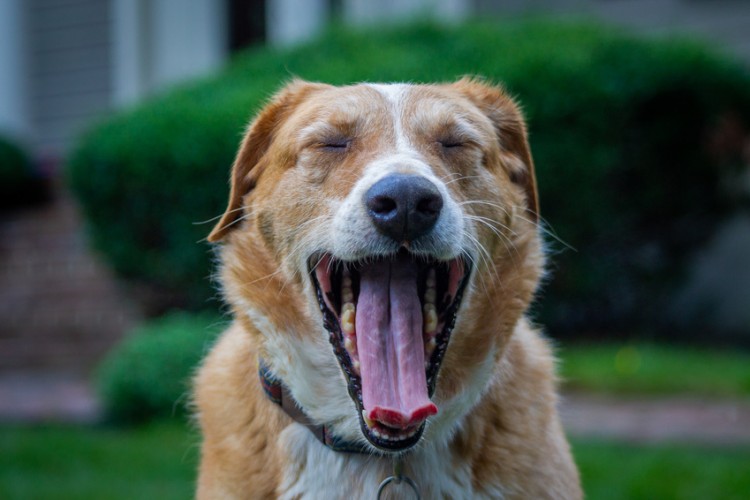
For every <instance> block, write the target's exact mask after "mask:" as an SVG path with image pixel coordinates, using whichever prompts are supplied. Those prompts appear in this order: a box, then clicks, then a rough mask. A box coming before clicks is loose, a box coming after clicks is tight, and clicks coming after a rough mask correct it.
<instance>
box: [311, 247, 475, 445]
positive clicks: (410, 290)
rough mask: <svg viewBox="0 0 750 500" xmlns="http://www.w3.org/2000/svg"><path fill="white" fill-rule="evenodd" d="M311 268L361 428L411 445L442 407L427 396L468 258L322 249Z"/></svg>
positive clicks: (373, 436) (385, 440) (379, 439)
mask: <svg viewBox="0 0 750 500" xmlns="http://www.w3.org/2000/svg"><path fill="white" fill-rule="evenodd" d="M310 267H311V275H312V277H313V283H315V288H316V291H317V296H318V303H319V305H320V310H321V312H322V314H323V325H324V326H325V328H326V330H328V332H329V334H330V341H331V345H332V346H333V349H334V352H335V354H336V358H337V359H338V361H339V364H340V365H341V369H342V370H343V372H344V375H345V377H346V379H347V383H348V388H349V395H350V396H351V398H352V399H353V400H354V403H355V404H356V406H357V410H358V413H359V419H360V425H361V427H362V432H363V434H364V435H365V437H366V438H367V440H368V441H370V443H372V444H373V445H375V446H376V447H378V448H381V449H384V450H389V451H398V450H403V449H406V448H409V447H411V446H413V445H414V444H416V443H417V442H418V441H419V438H420V437H421V435H422V432H423V430H424V423H425V420H426V419H427V418H428V417H430V416H432V415H434V414H436V413H437V407H436V406H435V404H434V403H433V402H432V401H431V400H430V398H431V397H432V395H433V393H434V391H435V383H436V381H437V375H438V371H439V369H440V364H441V361H442V359H443V356H444V355H445V351H446V349H447V347H448V342H449V340H450V335H451V331H452V330H453V326H454V324H455V321H456V316H457V314H458V310H459V306H460V303H461V297H462V295H463V291H464V288H465V286H466V283H467V282H468V279H467V278H468V276H469V272H470V266H469V264H468V261H465V260H464V259H463V258H461V257H458V258H455V259H453V260H448V261H440V260H435V259H429V258H425V257H422V256H416V255H414V254H411V253H409V252H407V251H405V250H402V251H400V252H399V253H397V254H395V255H393V256H390V257H373V258H368V259H365V260H361V261H342V260H338V259H336V258H335V257H333V256H331V255H329V254H325V255H322V256H320V255H319V256H315V257H314V258H312V259H311V261H310Z"/></svg>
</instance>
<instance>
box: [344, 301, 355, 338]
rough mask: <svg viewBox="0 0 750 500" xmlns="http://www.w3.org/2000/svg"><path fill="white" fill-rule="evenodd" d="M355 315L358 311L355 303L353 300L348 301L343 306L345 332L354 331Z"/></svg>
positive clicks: (351, 332)
mask: <svg viewBox="0 0 750 500" xmlns="http://www.w3.org/2000/svg"><path fill="white" fill-rule="evenodd" d="M355 315H356V313H355V309H354V304H352V303H351V302H347V303H346V304H344V306H343V307H342V308H341V329H342V330H343V331H344V333H348V334H350V335H351V334H353V333H354V317H355Z"/></svg>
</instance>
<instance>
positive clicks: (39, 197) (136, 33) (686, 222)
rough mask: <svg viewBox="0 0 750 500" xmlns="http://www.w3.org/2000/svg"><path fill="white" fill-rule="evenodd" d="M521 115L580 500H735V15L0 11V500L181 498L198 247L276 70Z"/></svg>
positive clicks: (396, 2)
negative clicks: (498, 101)
mask: <svg viewBox="0 0 750 500" xmlns="http://www.w3.org/2000/svg"><path fill="white" fill-rule="evenodd" d="M465 74H476V75H482V76H484V77H487V78H488V79H490V80H491V81H495V82H503V83H504V84H505V86H506V88H507V89H508V90H509V91H510V92H511V93H512V94H513V95H515V96H517V97H518V99H519V100H520V102H522V103H523V107H524V111H525V114H526V117H527V119H528V121H529V129H530V141H531V146H532V151H533V154H534V157H535V162H536V169H537V176H538V182H539V190H540V199H541V206H542V216H543V217H544V219H545V222H544V225H543V228H542V230H543V231H544V233H545V239H546V241H547V243H548V249H549V253H550V266H549V271H550V275H549V278H548V279H547V281H546V283H545V284H544V286H543V287H542V290H541V292H540V294H539V298H538V300H537V302H536V304H535V305H534V306H533V308H532V311H531V315H532V317H533V318H534V320H535V321H536V322H538V323H539V324H541V325H544V330H545V332H546V333H547V335H548V336H549V337H550V338H551V339H552V340H553V342H554V343H555V345H556V346H557V349H558V356H559V358H560V370H561V372H562V385H563V391H564V398H563V402H562V412H563V418H564V421H565V425H566V427H567V429H568V431H569V433H570V434H571V436H572V444H573V449H574V454H575V456H576V460H577V461H578V463H579V466H580V467H581V471H582V477H583V481H584V487H585V489H586V491H587V493H588V496H589V497H590V498H607V499H611V498H738V499H739V498H743V499H744V498H750V2H747V1H742V0H712V1H708V0H383V1H380V2H374V1H370V2H368V1H366V0H0V498H14V499H15V498H35V499H36V498H56V499H57V498H149V497H155V496H157V495H158V496H159V497H160V498H186V497H190V496H192V494H191V491H192V487H193V481H194V468H195V464H196V461H197V444H198V443H199V438H198V436H197V434H196V433H195V432H194V431H193V430H192V427H191V426H190V424H189V417H188V416H187V415H188V414H189V409H188V408H189V377H190V374H191V373H192V370H193V369H194V367H195V366H196V364H197V363H198V361H199V360H200V358H201V356H202V355H203V354H204V353H205V352H206V351H207V349H208V348H210V345H211V342H212V341H213V339H214V338H215V336H216V335H217V334H218V332H220V331H221V329H222V327H224V326H225V325H226V324H227V322H228V318H227V317H226V316H225V315H224V314H223V312H225V308H224V306H223V305H222V303H221V299H220V297H219V296H218V292H217V287H216V284H215V283H213V282H212V281H211V274H212V272H213V267H212V253H211V249H210V247H209V245H207V244H206V242H205V240H204V238H205V236H206V235H207V234H208V232H209V231H210V229H211V227H212V224H213V222H212V220H213V219H214V218H215V217H216V216H218V215H220V214H221V213H222V211H223V209H224V206H225V203H226V197H227V180H228V174H229V168H230V165H231V162H232V159H233V156H234V153H235V150H236V148H237V145H238V143H239V140H240V138H241V134H242V131H243V129H244V126H245V125H246V123H247V122H248V120H249V119H250V117H251V116H252V115H253V113H255V112H256V111H257V110H258V109H259V108H260V107H261V106H262V104H263V102H264V101H265V100H266V99H267V98H268V97H269V96H270V95H271V94H272V93H273V92H274V91H275V90H276V89H278V88H279V87H280V86H281V85H282V84H283V83H284V82H285V81H287V80H289V79H290V78H291V77H292V76H299V77H302V78H306V79H310V80H319V81H325V82H330V83H335V84H343V83H352V82H359V81H412V82H433V81H450V80H454V79H456V78H459V77H461V76H462V75H465Z"/></svg>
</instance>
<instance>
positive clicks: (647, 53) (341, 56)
mask: <svg viewBox="0 0 750 500" xmlns="http://www.w3.org/2000/svg"><path fill="white" fill-rule="evenodd" d="M464 74H477V75H482V76H484V77H487V78H489V79H490V80H494V81H499V82H504V83H505V85H506V87H507V88H508V89H509V90H510V91H511V92H512V93H513V94H514V95H516V96H518V98H519V99H520V101H521V102H522V103H523V104H524V108H525V112H526V115H527V118H528V120H529V122H530V131H531V145H532V149H533V152H534V156H535V159H536V165H537V172H538V180H539V188H540V191H541V196H540V199H541V205H542V215H543V216H544V218H545V219H546V220H547V221H548V224H549V227H550V228H551V230H553V231H554V232H555V233H556V234H557V235H558V236H559V238H561V239H562V240H563V241H565V242H566V243H567V244H569V245H570V246H571V247H574V248H575V249H576V250H575V251H573V250H567V249H565V247H564V246H563V245H561V244H559V243H557V242H555V241H552V240H551V249H552V250H553V253H556V255H555V256H554V259H553V264H552V266H551V270H552V275H553V279H552V280H550V282H549V283H548V285H547V286H546V288H545V290H546V291H545V293H544V298H543V300H542V302H541V305H540V306H539V309H538V314H539V315H540V316H541V319H542V320H544V321H545V322H547V323H550V324H551V326H552V327H553V330H555V329H556V330H557V331H562V330H566V329H570V330H572V329H575V328H578V327H580V326H582V325H585V326H587V327H589V328H598V327H600V326H602V327H604V326H612V325H617V326H620V327H626V326H630V325H632V324H638V323H637V322H638V321H647V320H649V319H650V318H653V317H655V316H657V315H658V314H657V312H658V311H659V309H660V308H661V307H663V305H664V301H665V298H666V297H668V296H669V294H670V293H671V291H672V290H673V289H674V287H675V286H677V284H679V280H680V278H681V276H682V274H683V272H684V270H685V259H686V257H687V256H689V255H690V252H691V251H692V250H693V249H695V248H696V246H697V245H700V244H702V243H704V242H705V241H706V239H707V238H708V237H709V236H710V234H711V231H712V230H713V227H714V225H715V224H716V222H717V220H718V219H719V218H720V217H721V216H722V215H723V213H724V212H725V211H727V210H729V209H731V206H730V203H729V201H728V199H729V198H728V197H727V196H724V194H723V193H722V192H721V191H720V188H719V186H720V180H721V179H720V178H721V176H722V175H725V174H726V173H727V172H731V171H732V170H733V169H736V168H738V167H739V166H740V164H741V162H740V160H739V158H740V156H739V152H736V153H737V154H735V152H730V153H729V154H723V153H722V154H713V155H712V152H711V149H710V148H708V147H707V146H706V144H708V143H709V142H710V141H709V138H710V136H711V134H712V132H713V131H714V129H716V128H717V126H716V124H717V123H719V122H720V121H721V120H722V117H723V116H724V115H725V114H726V113H730V112H732V113H737V114H738V116H740V117H741V119H743V120H745V123H748V121H750V120H748V117H750V76H749V75H748V72H747V71H745V70H743V69H742V68H741V67H740V66H739V65H737V64H734V63H733V62H731V61H729V60H728V59H726V58H724V57H722V56H719V55H716V54H715V53H713V52H712V51H710V50H708V49H706V48H705V47H704V46H702V45H700V44H698V43H693V42H689V41H684V40H677V41H675V40H671V41H665V40H658V41H657V40H645V39H637V38H634V37H632V36H630V35H628V34H625V33H622V32H620V31H618V30H616V29H612V28H611V27H599V26H596V25H590V24H559V23H551V22H545V21H528V22H521V23H512V24H506V23H503V24H487V23H481V24H468V25H463V26H459V27H437V26H433V25H417V26H405V27H399V28H392V29H383V30H377V31H366V32H359V33H357V32H350V31H345V30H333V31H331V32H329V33H328V34H327V35H326V36H324V37H322V38H321V39H319V40H317V41H315V42H313V43H309V44H307V45H304V46H301V47H298V48H294V49H290V50H274V49H270V48H259V49H254V50H250V51H247V52H245V53H243V54H241V55H240V56H238V57H236V58H235V60H234V61H233V62H232V64H231V65H230V66H229V67H228V68H227V69H226V70H225V71H224V72H222V73H221V74H220V75H219V76H217V77H216V78H212V79H208V80H203V81H200V82H197V83H194V84H191V85H188V86H185V87H183V88H180V89H178V90H175V91H173V92H171V93H169V94H167V95H165V96H162V97H160V98H157V99H155V100H153V101H151V102H149V103H147V104H144V105H142V106H139V107H138V108H136V109H133V110H131V111H128V112H125V113H121V114H119V115H117V116H115V117H114V118H112V119H111V120H108V121H107V122H105V123H103V124H102V125H101V126H99V127H97V128H95V129H94V130H92V131H91V133H89V134H88V135H87V136H86V137H85V138H83V140H82V141H81V142H80V143H79V145H78V148H77V149H76V151H75V153H74V154H73V156H72V157H71V159H70V162H69V173H70V182H71V185H72V186H73V188H74V190H75V192H76V194H77V195H78V197H79V199H80V201H81V203H82V205H83V208H84V211H85V214H86V217H87V219H88V221H89V228H90V234H91V238H92V240H93V242H94V244H95V245H96V247H97V248H99V249H100V250H101V251H102V252H103V253H104V254H105V255H106V256H107V258H108V259H109V261H110V262H111V263H112V264H113V266H114V267H115V269H116V270H117V271H118V272H119V273H120V274H121V275H122V276H125V277H127V278H131V279H134V280H139V281H143V282H147V283H152V284H158V285H159V286H163V287H166V288H167V289H168V290H171V291H173V292H175V293H176V294H177V295H176V296H179V297H181V298H182V300H181V302H182V303H183V304H192V305H193V306H196V305H197V306H198V307H201V306H204V305H205V304H206V298H207V297H211V296H212V291H211V285H210V283H209V280H208V279H207V276H208V275H209V273H210V271H209V258H210V255H209V251H208V248H207V246H206V245H205V244H201V243H199V241H200V240H201V239H202V238H204V237H205V235H206V234H207V233H208V231H209V230H210V228H211V223H208V224H203V225H200V224H199V225H196V224H195V223H196V222H198V221H205V220H207V219H211V218H212V217H215V216H217V215H219V214H220V213H221V212H222V210H223V208H224V206H225V201H226V197H227V179H228V174H229V167H230V164H231V162H232V158H233V155H234V152H235V149H236V147H237V145H238V143H239V140H240V136H241V134H242V131H243V128H244V126H245V125H246V123H247V121H248V119H249V117H250V116H251V115H252V114H253V113H255V112H256V111H257V110H258V109H259V108H260V106H261V105H262V103H263V101H264V100H265V99H266V98H267V97H268V96H269V95H270V94H271V93H272V92H274V91H275V90H276V89H278V87H279V86H280V85H281V84H282V83H283V82H284V81H286V80H288V79H289V78H291V76H292V75H296V76H299V77H302V78H306V79H309V80H319V81H325V82H330V83H334V84H343V83H350V82H358V81H393V80H396V81H413V82H432V81H446V80H454V79H456V78H458V77H460V76H462V75H464ZM557 250H559V252H558V251H557Z"/></svg>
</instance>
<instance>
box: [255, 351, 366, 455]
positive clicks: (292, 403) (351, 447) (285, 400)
mask: <svg viewBox="0 0 750 500" xmlns="http://www.w3.org/2000/svg"><path fill="white" fill-rule="evenodd" d="M258 377H259V378H260V385H261V386H262V387H263V390H264V391H265V393H266V396H268V399H270V400H271V401H273V402H274V403H276V404H277V405H279V406H280V407H281V409H282V410H283V411H284V413H286V414H287V415H289V417H291V419H292V420H294V421H295V422H298V423H300V424H302V425H304V426H305V427H307V429H308V430H309V431H310V432H312V434H313V436H315V437H316V439H317V440H318V441H320V442H321V443H323V444H324V445H326V446H327V447H328V448H330V449H331V450H333V451H341V452H345V453H363V454H367V455H372V454H373V452H372V451H371V449H370V448H368V447H367V446H365V445H363V444H361V443H355V442H350V441H345V440H343V439H341V438H339V437H337V436H334V435H333V434H332V433H331V432H330V431H329V430H328V428H327V426H325V425H318V424H316V423H314V422H313V421H312V420H311V419H310V417H308V416H307V415H306V414H305V412H304V411H302V409H301V408H300V407H299V404H298V403H297V401H296V400H295V399H294V398H293V397H292V394H291V392H289V389H288V388H287V386H286V385H284V383H283V382H282V381H281V379H279V378H278V377H277V376H276V375H274V374H273V373H272V372H271V370H270V368H268V365H266V364H265V362H264V361H263V360H262V359H260V358H258Z"/></svg>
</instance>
